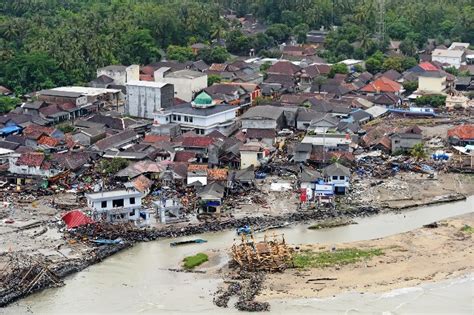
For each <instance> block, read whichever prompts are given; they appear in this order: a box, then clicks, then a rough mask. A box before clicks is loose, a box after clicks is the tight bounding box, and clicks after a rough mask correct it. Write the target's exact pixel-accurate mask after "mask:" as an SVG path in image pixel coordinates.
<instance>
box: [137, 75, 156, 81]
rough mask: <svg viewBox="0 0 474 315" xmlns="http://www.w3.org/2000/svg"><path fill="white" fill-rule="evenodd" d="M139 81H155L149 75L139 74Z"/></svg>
mask: <svg viewBox="0 0 474 315" xmlns="http://www.w3.org/2000/svg"><path fill="white" fill-rule="evenodd" d="M140 81H155V79H154V78H153V76H152V75H150V74H140Z"/></svg>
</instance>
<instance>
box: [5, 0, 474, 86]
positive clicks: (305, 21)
mask: <svg viewBox="0 0 474 315" xmlns="http://www.w3.org/2000/svg"><path fill="white" fill-rule="evenodd" d="M385 9H386V10H385V11H386V12H385V25H386V27H385V28H386V32H385V37H384V38H379V37H378V36H377V35H378V34H377V17H378V11H377V10H378V8H377V1H376V0H364V1H361V0H345V1H329V0H293V1H275V0H252V1H251V0H240V1H235V0H166V1H156V0H34V1H31V0H4V1H2V10H0V47H1V49H0V84H1V85H5V86H7V87H9V88H11V89H14V90H15V91H16V92H19V93H23V92H30V91H32V90H38V89H43V88H50V87H53V86H57V85H65V84H83V83H85V82H88V81H90V80H91V79H93V78H94V76H95V74H96V70H97V68H99V67H103V66H106V65H109V64H125V65H128V64H131V63H137V64H142V65H143V64H147V63H151V62H154V61H157V60H159V59H160V58H161V57H162V54H163V52H166V53H167V54H168V57H167V58H168V59H176V60H178V61H182V60H184V59H188V58H193V57H192V56H191V55H190V54H189V48H187V47H188V46H189V45H191V44H193V43H196V42H206V43H212V45H210V46H211V47H216V46H218V45H215V43H216V42H219V43H220V42H221V41H223V40H224V39H225V45H226V46H225V47H226V49H227V51H228V52H230V53H232V54H237V55H248V54H249V53H250V52H251V51H252V50H253V51H254V52H255V54H257V55H260V56H278V50H276V49H274V48H275V47H276V45H277V44H280V43H282V42H285V41H287V40H289V39H290V38H293V39H294V40H296V41H297V42H299V43H304V42H306V40H307V39H306V34H307V32H308V30H311V29H320V28H321V27H323V28H324V29H326V30H331V31H330V32H329V34H328V36H327V37H326V43H325V49H324V50H323V51H322V52H320V56H321V57H323V58H325V59H327V61H328V62H330V63H338V62H339V61H341V60H343V59H346V58H356V59H364V60H367V70H369V69H370V70H369V71H371V72H374V71H377V70H382V69H386V68H387V67H390V68H398V69H403V68H406V66H404V64H403V60H402V65H401V66H399V64H398V62H396V63H395V61H394V60H390V61H387V62H386V63H385V66H384V62H385V60H381V59H377V58H376V56H375V57H374V54H376V52H377V51H381V52H385V51H386V49H387V47H388V44H389V40H390V39H392V40H398V41H401V44H400V50H401V51H402V53H403V54H404V55H405V56H407V57H413V56H415V54H416V52H417V51H418V50H421V49H424V48H425V45H426V44H427V39H428V38H432V39H435V44H437V45H438V44H445V43H449V42H451V41H463V42H469V43H474V4H473V2H472V0H450V1H447V0H441V1H432V0H410V1H407V0H385ZM230 10H232V11H233V13H235V14H236V15H237V17H244V16H246V15H247V14H252V15H253V16H254V17H255V18H257V19H258V20H259V21H260V22H262V23H263V24H265V26H266V31H264V32H262V33H257V34H255V33H252V32H250V33H251V34H249V32H246V31H245V30H243V29H241V25H240V22H239V21H238V20H235V19H234V20H225V19H224V18H223V17H222V16H223V15H224V14H225V13H227V12H230ZM333 26H337V27H334V28H333ZM170 45H173V46H171V47H170ZM224 50H225V49H224V48H215V49H212V48H211V49H210V51H205V52H203V57H206V59H207V60H208V61H213V62H219V61H220V62H222V61H224V60H225V59H227V58H228V56H229V55H228V54H226V52H225V51H224ZM171 57H173V58H171ZM203 59H204V58H203Z"/></svg>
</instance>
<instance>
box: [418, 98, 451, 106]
mask: <svg viewBox="0 0 474 315" xmlns="http://www.w3.org/2000/svg"><path fill="white" fill-rule="evenodd" d="M415 104H416V105H418V106H425V105H429V106H432V107H442V106H444V105H445V104H446V96H445V95H423V96H420V97H417V98H416V99H415Z"/></svg>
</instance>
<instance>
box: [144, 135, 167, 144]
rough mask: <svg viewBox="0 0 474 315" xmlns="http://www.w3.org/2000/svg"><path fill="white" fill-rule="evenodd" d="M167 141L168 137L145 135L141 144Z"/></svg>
mask: <svg viewBox="0 0 474 315" xmlns="http://www.w3.org/2000/svg"><path fill="white" fill-rule="evenodd" d="M169 141H170V136H160V135H146V136H145V138H144V139H143V142H149V143H154V142H169Z"/></svg>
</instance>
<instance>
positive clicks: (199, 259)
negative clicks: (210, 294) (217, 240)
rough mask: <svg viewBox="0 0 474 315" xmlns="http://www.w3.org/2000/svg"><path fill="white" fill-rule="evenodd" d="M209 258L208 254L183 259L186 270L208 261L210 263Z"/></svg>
mask: <svg viewBox="0 0 474 315" xmlns="http://www.w3.org/2000/svg"><path fill="white" fill-rule="evenodd" d="M208 259H209V257H208V256H207V255H206V254H203V253H199V254H196V255H194V256H188V257H186V258H184V259H183V263H184V264H183V266H184V268H185V269H193V268H194V267H197V266H199V265H201V264H203V263H205V262H206V261H208Z"/></svg>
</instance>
